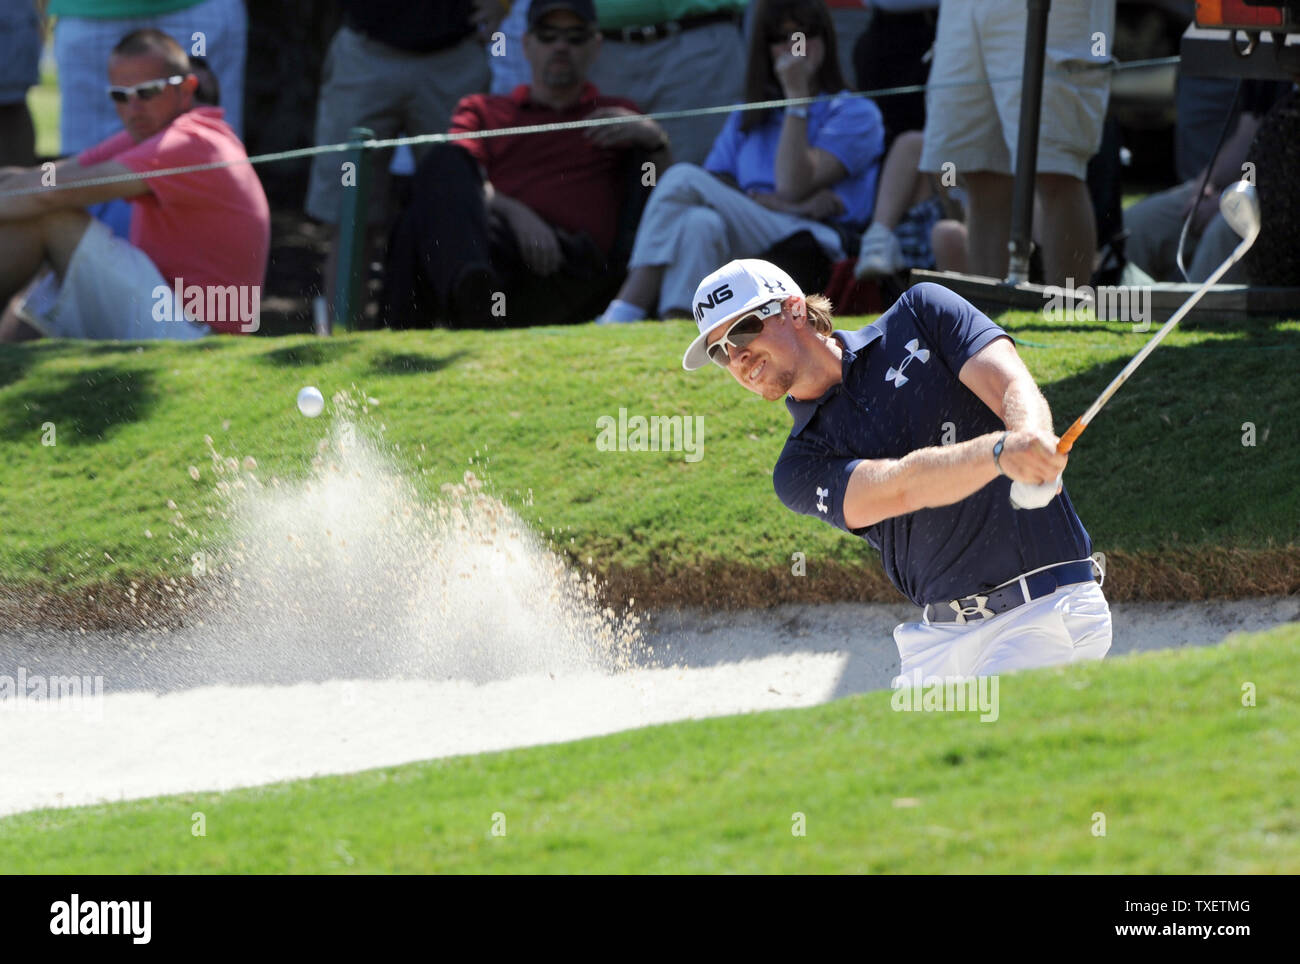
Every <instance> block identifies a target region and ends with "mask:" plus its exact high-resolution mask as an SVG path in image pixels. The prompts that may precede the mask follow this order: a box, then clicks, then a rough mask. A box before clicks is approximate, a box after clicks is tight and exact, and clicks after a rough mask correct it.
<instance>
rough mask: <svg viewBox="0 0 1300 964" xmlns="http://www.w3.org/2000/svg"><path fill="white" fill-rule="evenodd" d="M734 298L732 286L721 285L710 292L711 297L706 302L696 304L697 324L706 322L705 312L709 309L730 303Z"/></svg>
mask: <svg viewBox="0 0 1300 964" xmlns="http://www.w3.org/2000/svg"><path fill="white" fill-rule="evenodd" d="M731 298H732V291H731V285H729V284H725V285H719V286H718V287H716V288H714V289H713V290H712V291H710V292H709V297H708V299H707V300H705V301H697V302H696V303H695V320H696V321H697V322H700V321H703V320H704V312H705V310H706V309H708V308H716V307H718V305H720V304H722V303H723V302H724V301H730V300H731Z"/></svg>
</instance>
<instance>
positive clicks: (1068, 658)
mask: <svg viewBox="0 0 1300 964" xmlns="http://www.w3.org/2000/svg"><path fill="white" fill-rule="evenodd" d="M693 311H694V316H695V320H696V323H697V325H698V327H699V330H700V334H699V337H698V338H696V339H695V340H694V341H693V342H692V343H691V346H690V347H689V348H688V349H687V350H686V355H685V357H684V358H683V359H682V366H683V367H684V368H686V369H687V370H688V371H690V370H694V369H697V368H702V367H704V366H705V365H707V364H708V363H709V362H710V361H713V362H715V363H716V364H718V365H720V366H721V367H723V368H725V369H726V370H727V371H728V372H729V373H730V374H731V376H732V377H733V378H735V379H736V381H738V382H740V384H741V385H743V386H744V387H745V388H747V389H749V390H750V391H751V392H754V393H755V394H756V395H761V396H762V397H763V398H765V399H767V400H769V401H775V400H776V399H779V398H782V397H784V398H785V400H786V407H787V408H788V409H789V410H790V415H791V416H792V418H793V419H794V424H793V426H792V427H791V429H790V437H789V438H788V439H787V440H786V443H785V448H784V449H783V450H782V452H781V456H780V458H778V459H777V463H776V469H775V470H774V471H773V474H772V475H773V483H774V485H775V487H776V493H777V495H778V496H779V497H780V499H781V501H782V502H784V503H785V504H786V506H787V507H789V508H790V509H793V510H794V511H795V512H801V513H803V514H805V515H810V516H815V517H816V518H819V519H822V520H824V521H826V522H829V523H830V524H831V525H833V526H836V527H837V528H840V529H843V530H844V531H846V532H848V533H851V534H852V535H855V536H859V537H861V538H863V539H866V540H867V542H869V543H870V544H871V545H872V546H873V547H874V548H875V549H876V550H878V551H879V552H880V554H881V558H882V561H883V563H884V568H885V574H886V575H887V576H888V577H889V580H890V581H891V582H892V583H893V584H894V585H895V586H896V587H897V588H898V590H899V591H900V592H902V593H903V595H905V596H907V597H908V598H909V599H910V600H912V602H914V603H915V604H916V605H918V606H920V607H921V614H920V618H919V620H918V621H916V622H911V623H904V624H903V625H901V626H898V627H897V628H896V629H895V630H894V641H895V642H896V643H897V645H898V653H899V656H900V658H901V660H902V670H901V673H900V675H899V677H897V678H896V679H895V680H894V685H895V687H898V686H904V685H920V684H921V683H922V682H924V681H926V680H930V679H933V678H936V677H969V676H981V675H992V674H996V673H1002V672H1006V671H1009V670H1017V669H1027V668H1030V667H1036V666H1052V665H1058V664H1062V663H1071V662H1074V661H1076V660H1082V659H1101V658H1102V657H1103V656H1104V655H1105V654H1106V651H1107V650H1108V649H1109V648H1110V642H1111V621H1110V608H1109V606H1107V604H1106V598H1105V596H1103V595H1102V591H1101V585H1100V580H1101V579H1102V577H1103V575H1104V574H1103V573H1102V572H1101V567H1100V565H1099V564H1098V562H1095V561H1094V560H1093V559H1092V558H1091V556H1090V554H1091V552H1092V544H1091V540H1090V539H1089V538H1088V533H1087V531H1086V530H1085V529H1084V528H1083V524H1082V523H1081V522H1080V521H1079V517H1078V516H1077V515H1076V514H1075V511H1074V507H1073V506H1072V505H1071V504H1070V499H1069V496H1068V495H1067V494H1066V492H1065V490H1064V488H1061V489H1060V490H1059V491H1058V492H1057V493H1056V495H1055V497H1053V498H1052V499H1051V501H1049V502H1048V503H1047V505H1046V506H1044V507H1042V508H1038V509H1033V510H1024V509H1020V510H1017V509H1013V508H1012V506H1011V504H1010V500H1009V498H1008V496H1009V490H1010V487H1011V483H1012V481H1013V480H1018V481H1021V482H1026V483H1032V484H1036V485H1041V484H1043V483H1046V482H1049V481H1051V480H1054V479H1056V478H1057V477H1058V476H1059V475H1060V473H1061V472H1062V470H1063V469H1064V468H1065V464H1066V460H1067V456H1064V455H1057V454H1056V442H1057V438H1056V436H1055V435H1054V434H1053V433H1052V417H1051V412H1050V411H1049V410H1048V407H1047V402H1046V400H1045V399H1044V398H1043V396H1042V393H1041V392H1039V390H1038V386H1037V385H1036V384H1035V383H1034V380H1033V378H1032V376H1030V374H1029V371H1028V370H1027V369H1026V368H1025V365H1024V363H1023V362H1022V361H1021V360H1020V356H1019V355H1018V354H1017V353H1016V349H1015V346H1014V345H1013V344H1012V341H1011V339H1010V337H1009V336H1008V335H1007V333H1006V332H1005V331H1003V330H1002V329H1001V328H999V327H998V326H997V325H995V324H994V323H993V322H992V321H990V320H989V319H988V318H987V317H985V316H984V315H983V314H981V313H980V312H979V311H977V310H976V309H975V307H974V306H972V305H971V304H970V303H969V302H967V301H965V300H963V299H962V298H960V297H958V296H957V295H955V294H953V293H952V292H950V291H948V290H947V289H946V288H943V287H941V286H939V285H935V284H921V285H917V286H916V287H914V288H912V289H910V290H909V291H907V292H906V293H905V294H904V295H903V296H902V298H900V299H899V300H898V302H897V303H896V304H895V305H894V306H893V307H892V308H890V309H889V310H888V311H886V312H885V313H884V314H883V315H881V316H880V318H879V319H878V320H877V321H875V322H873V323H872V324H870V325H867V326H866V327H864V328H861V329H859V330H858V331H832V318H831V305H830V302H829V301H827V299H826V298H825V297H823V296H822V295H809V296H807V297H805V296H804V294H803V292H802V291H800V290H799V287H798V285H796V284H795V283H794V281H793V279H791V278H790V276H789V275H788V274H786V273H785V272H784V271H782V270H781V269H780V268H778V267H776V266H775V265H773V264H769V263H768V262H766V261H758V260H753V259H744V260H738V261H732V262H730V263H729V264H727V265H725V266H723V267H722V268H719V269H718V270H717V271H715V272H713V274H711V275H709V276H708V277H707V278H705V279H704V280H703V281H702V282H700V285H699V287H698V288H697V289H696V292H695V297H694V301H693ZM1049 491H1050V490H1049Z"/></svg>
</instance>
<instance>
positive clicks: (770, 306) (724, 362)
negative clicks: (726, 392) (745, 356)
mask: <svg viewBox="0 0 1300 964" xmlns="http://www.w3.org/2000/svg"><path fill="white" fill-rule="evenodd" d="M782 304H783V302H781V301H780V300H779V299H774V300H772V301H769V302H768V303H767V304H765V305H761V306H760V307H759V309H758V310H757V311H754V312H750V313H749V314H747V315H742V316H741V317H740V318H737V319H736V320H735V321H733V322H732V323H731V325H730V326H729V327H728V328H727V330H726V332H725V333H724V334H723V336H722V337H721V338H719V339H718V340H717V341H715V342H714V343H713V344H712V345H710V346H709V349H708V353H709V358H710V359H711V360H712V361H713V362H714V363H715V364H717V365H721V366H722V367H723V368H730V367H731V356H730V355H729V354H728V353H727V346H728V345H731V346H732V347H734V348H744V347H745V346H746V345H748V344H749V343H750V342H752V341H753V340H754V339H755V338H757V337H758V336H759V335H761V334H762V333H763V326H764V325H765V324H767V318H768V316H769V315H774V314H777V313H778V312H780V310H781V305H782Z"/></svg>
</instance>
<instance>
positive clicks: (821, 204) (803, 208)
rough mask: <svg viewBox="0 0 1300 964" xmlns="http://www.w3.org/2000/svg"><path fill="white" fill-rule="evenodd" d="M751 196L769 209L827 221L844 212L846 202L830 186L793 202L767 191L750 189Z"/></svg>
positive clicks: (751, 198) (757, 202)
mask: <svg viewBox="0 0 1300 964" xmlns="http://www.w3.org/2000/svg"><path fill="white" fill-rule="evenodd" d="M749 198H750V200H752V201H754V202H755V203H756V204H761V205H762V206H763V207H765V208H767V209H768V210H769V211H782V212H784V213H786V214H793V215H795V216H796V217H800V218H811V219H812V220H813V221H827V220H829V219H831V218H833V217H835V216H836V215H838V214H842V213H843V212H844V202H842V201H841V200H840V199H839V195H837V194H836V193H835V192H834V191H832V190H831V189H830V188H828V187H824V188H822V189H821V190H820V191H816V192H815V193H813V194H810V195H809V196H808V197H806V198H804V199H803V200H802V201H799V202H797V203H793V204H792V203H790V202H789V201H783V200H781V198H779V197H778V196H777V195H775V194H770V193H768V192H766V191H750V192H749Z"/></svg>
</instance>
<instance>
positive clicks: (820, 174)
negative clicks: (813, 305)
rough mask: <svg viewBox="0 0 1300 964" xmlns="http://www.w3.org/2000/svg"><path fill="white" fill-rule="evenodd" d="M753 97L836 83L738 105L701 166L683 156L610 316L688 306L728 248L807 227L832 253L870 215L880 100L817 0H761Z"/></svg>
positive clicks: (656, 194)
mask: <svg viewBox="0 0 1300 964" xmlns="http://www.w3.org/2000/svg"><path fill="white" fill-rule="evenodd" d="M745 86H746V91H745V96H746V99H747V100H748V101H749V102H751V103H752V102H756V101H764V100H775V99H779V98H790V99H794V98H806V97H811V96H814V95H819V94H836V93H840V94H843V96H835V97H832V98H831V99H829V100H819V101H816V102H815V103H812V104H808V105H806V106H803V105H796V106H793V107H788V108H784V109H776V110H763V111H738V112H736V113H734V114H732V115H731V116H730V117H728V118H727V122H726V126H724V127H723V129H722V133H721V134H720V135H718V140H717V141H716V143H714V145H713V150H712V151H711V152H710V153H709V156H708V159H707V160H706V161H705V162H704V167H703V168H700V167H697V166H696V165H694V164H678V165H675V166H674V167H672V168H671V169H669V170H668V171H667V172H666V173H665V174H664V175H663V177H661V178H660V179H659V184H658V186H657V187H656V188H655V189H654V191H653V192H652V193H651V195H650V201H649V203H648V204H647V205H646V210H645V215H644V217H643V218H642V221H641V227H640V228H639V229H638V231H637V237H636V245H635V247H634V248H633V251H632V258H631V261H630V262H629V265H630V267H631V271H630V272H629V274H628V278H627V281H626V282H624V284H623V287H622V288H621V289H620V291H619V294H618V297H617V298H616V299H615V300H614V301H613V302H612V303H611V304H610V306H609V308H608V309H607V310H606V311H605V314H604V315H603V316H602V317H601V320H602V321H604V322H620V321H636V320H639V319H641V318H644V317H646V316H647V314H649V313H650V312H651V311H652V310H654V309H655V307H656V305H657V306H658V314H659V316H660V317H669V316H673V315H683V316H686V315H689V314H690V304H691V296H692V295H693V294H694V292H695V286H696V283H697V282H698V281H699V279H700V278H702V277H704V276H705V275H706V274H708V273H709V272H710V271H711V270H712V269H713V268H714V267H715V266H717V265H719V264H722V263H724V262H726V261H728V260H731V259H733V258H744V257H751V256H756V255H759V254H762V253H763V252H765V251H766V250H767V249H768V248H769V247H771V246H772V245H775V244H777V243H778V242H781V241H783V240H785V239H787V238H790V237H792V236H793V235H795V234H798V233H799V232H801V231H808V232H810V233H811V234H812V235H813V237H814V238H816V241H817V243H818V244H819V245H820V246H821V248H822V250H823V252H824V253H825V254H826V256H827V257H828V258H830V260H831V261H838V260H840V259H841V258H843V257H844V256H845V252H846V250H848V249H850V248H852V247H853V246H854V243H855V242H856V240H857V235H858V233H860V232H861V231H862V229H863V228H864V227H865V226H866V224H867V223H868V222H869V221H870V219H871V210H872V203H873V200H874V198H875V193H876V177H877V174H878V171H879V165H880V156H881V152H882V145H883V142H884V131H883V129H882V127H881V124H880V111H879V109H878V108H877V107H876V106H875V105H874V104H872V103H871V101H869V100H866V99H864V98H858V97H852V96H849V95H848V92H847V91H845V90H844V81H843V78H842V76H841V74H840V66H839V59H838V57H837V55H836V46H835V28H834V27H833V26H832V24H831V18H830V13H829V12H828V11H827V8H826V4H825V3H823V2H822V0H758V3H757V4H756V7H755V11H754V28H753V30H752V31H751V34H750V45H749V57H748V62H747V66H746V84H745Z"/></svg>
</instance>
